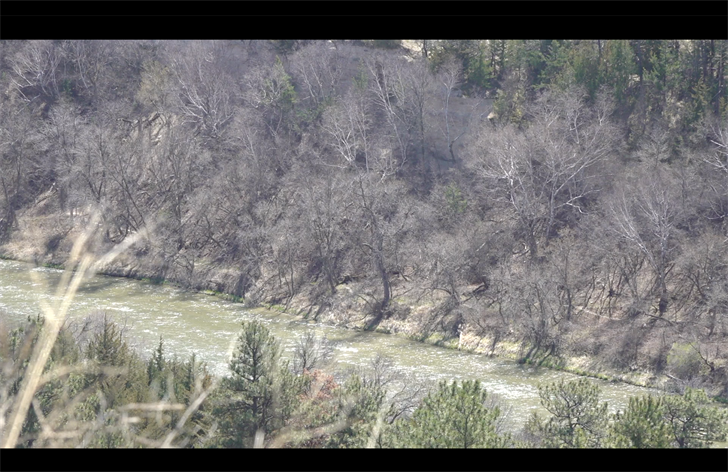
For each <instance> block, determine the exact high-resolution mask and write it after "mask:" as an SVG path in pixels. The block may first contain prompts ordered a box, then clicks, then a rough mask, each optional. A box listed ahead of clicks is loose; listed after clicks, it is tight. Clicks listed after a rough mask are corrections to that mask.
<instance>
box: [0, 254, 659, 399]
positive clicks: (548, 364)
mask: <svg viewBox="0 0 728 472" xmlns="http://www.w3.org/2000/svg"><path fill="white" fill-rule="evenodd" d="M12 256H13V255H12V254H8V253H7V252H2V253H0V258H2V259H8V260H13V261H18V262H25V263H30V264H35V265H40V266H44V267H49V268H53V269H64V264H63V262H64V261H63V260H61V259H58V258H55V259H54V260H51V261H48V262H41V263H40V264H39V261H38V260H35V261H33V260H19V259H17V258H15V257H12ZM99 273H100V275H105V276H111V277H119V278H128V279H133V280H140V281H144V282H148V283H151V284H156V285H171V286H174V287H177V288H180V289H185V290H191V289H189V288H187V287H184V285H183V284H181V283H179V282H178V281H175V280H169V279H162V278H159V277H155V275H154V274H153V273H151V272H147V273H140V272H138V271H129V270H128V267H125V266H124V265H123V264H115V265H112V266H109V267H106V268H104V270H102V271H100V272H99ZM337 290H338V291H339V292H342V294H341V296H340V297H341V298H342V299H346V298H347V297H346V294H347V293H348V294H349V295H350V294H351V293H353V292H354V289H352V288H351V287H350V286H348V284H342V285H340V286H339V287H337ZM193 291H194V292H197V293H200V294H205V295H208V296H212V297H217V298H219V299H222V300H226V301H230V302H234V303H241V304H243V305H244V306H245V307H246V308H247V309H249V310H250V311H251V312H254V313H261V314H277V313H285V314H288V315H293V316H296V317H297V318H298V319H300V320H302V321H316V322H317V323H322V324H325V325H329V326H333V327H337V328H345V329H349V330H353V331H365V330H366V329H367V326H368V325H369V324H370V322H371V320H372V318H373V316H372V315H367V314H366V311H365V310H366V306H364V305H365V303H364V302H359V303H357V302H356V301H352V300H348V302H347V301H345V300H338V303H331V305H330V306H328V307H324V308H323V309H322V308H321V307H315V306H312V305H311V304H310V301H309V300H307V299H306V297H305V296H295V297H293V298H292V299H291V300H289V302H288V307H286V306H285V305H282V304H280V303H275V302H280V300H263V301H260V302H258V303H255V304H251V303H250V301H249V300H245V299H243V298H241V297H239V296H236V295H234V294H230V293H226V292H221V291H215V290H212V289H210V288H203V289H198V290H193ZM407 301H408V300H405V299H402V298H400V299H398V300H396V301H394V302H393V303H394V304H395V306H399V308H400V310H399V312H400V313H401V311H402V310H401V307H402V306H403V305H404V303H405V302H407ZM433 307H434V304H433V303H431V302H430V303H421V304H420V305H410V306H408V308H409V310H408V313H407V316H401V314H400V316H390V317H388V318H385V319H382V320H381V321H380V322H379V324H378V325H377V326H376V327H375V328H374V329H373V331H375V332H377V333H382V334H386V335H390V336H397V337H402V338H406V339H409V340H414V341H417V342H420V343H423V344H428V345H433V346H438V347H443V348H447V349H452V350H456V351H463V352H467V353H473V354H478V355H483V356H486V357H489V358H495V359H502V360H506V361H511V362H515V363H519V364H526V365H532V366H537V367H541V368H546V369H551V370H555V371H564V372H569V373H572V374H575V375H579V376H585V377H592V378H596V379H600V380H605V381H610V382H614V383H617V382H621V383H625V384H629V385H634V386H638V387H646V388H658V389H662V390H666V389H668V390H669V389H670V385H669V384H670V381H671V379H670V378H669V377H668V376H666V375H660V374H658V373H655V372H650V371H647V370H633V371H629V372H624V371H619V370H616V369H613V368H609V366H606V365H604V362H603V361H601V360H600V359H596V358H590V357H588V356H568V355H562V356H559V357H549V356H545V357H544V356H533V357H531V358H525V357H524V353H526V352H527V349H526V348H525V347H524V346H523V345H522V344H521V343H519V342H517V341H516V340H514V339H508V338H507V337H505V338H501V339H494V338H493V337H488V336H483V335H478V333H476V332H475V330H474V329H473V328H472V327H471V326H469V325H467V324H463V325H462V326H460V327H459V328H458V329H457V331H456V332H455V333H453V330H452V329H451V327H450V329H447V328H448V324H449V323H448V322H444V323H443V320H440V322H439V323H433V322H432V320H430V322H427V320H428V318H431V312H432V311H433ZM397 312H398V310H394V313H395V314H396V313H397ZM443 326H444V327H445V328H446V329H437V328H438V327H439V328H442V327H443Z"/></svg>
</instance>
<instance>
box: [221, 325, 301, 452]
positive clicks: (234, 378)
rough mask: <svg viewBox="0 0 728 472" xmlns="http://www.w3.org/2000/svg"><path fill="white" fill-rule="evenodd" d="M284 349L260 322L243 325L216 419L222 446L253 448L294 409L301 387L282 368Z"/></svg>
mask: <svg viewBox="0 0 728 472" xmlns="http://www.w3.org/2000/svg"><path fill="white" fill-rule="evenodd" d="M280 354H281V351H280V344H279V342H278V341H277V340H276V339H275V337H274V336H273V335H272V334H271V333H270V331H269V330H268V328H266V327H265V325H264V324H263V323H261V322H260V321H257V320H256V321H250V322H248V321H246V322H243V330H242V332H241V333H240V336H239V337H238V342H237V346H236V349H235V353H234V354H233V358H232V360H231V361H230V372H231V375H230V376H229V377H226V378H225V379H223V381H222V385H221V388H220V389H219V391H218V394H217V402H216V403H217V406H216V407H215V409H214V411H213V414H214V415H215V416H216V417H217V418H218V420H219V421H220V430H221V434H220V440H219V443H220V445H222V446H225V447H250V446H253V445H254V442H255V437H256V434H257V435H260V434H263V435H264V436H267V435H270V433H272V432H273V431H275V430H276V429H279V428H280V427H282V426H283V424H284V422H285V420H286V419H287V418H288V416H290V414H291V412H292V410H293V409H294V407H295V405H294V403H295V401H296V398H297V394H298V393H299V392H298V390H300V389H299V388H298V385H297V382H296V381H295V379H294V378H293V374H291V372H290V370H289V369H288V364H287V363H285V364H283V365H281V364H280V362H279V361H280Z"/></svg>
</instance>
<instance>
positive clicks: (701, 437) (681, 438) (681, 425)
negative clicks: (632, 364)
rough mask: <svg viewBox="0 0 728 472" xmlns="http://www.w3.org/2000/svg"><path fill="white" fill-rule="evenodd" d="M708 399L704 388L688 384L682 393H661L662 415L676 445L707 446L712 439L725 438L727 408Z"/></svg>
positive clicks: (721, 439) (727, 417) (727, 429)
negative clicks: (663, 395) (721, 407)
mask: <svg viewBox="0 0 728 472" xmlns="http://www.w3.org/2000/svg"><path fill="white" fill-rule="evenodd" d="M709 402H710V400H709V399H708V396H707V395H706V394H705V392H703V391H702V390H694V389H691V388H688V389H687V390H686V391H685V394H683V395H673V396H666V397H664V399H663V404H664V418H665V421H666V423H667V425H668V428H669V430H670V433H671V434H672V436H673V438H674V440H675V443H676V444H677V447H679V448H700V447H710V445H711V444H712V443H713V442H714V441H725V440H726V434H728V424H727V423H726V422H728V412H726V411H724V410H719V409H718V408H716V407H712V406H709V405H708V403H709Z"/></svg>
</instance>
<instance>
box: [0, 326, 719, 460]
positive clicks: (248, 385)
mask: <svg viewBox="0 0 728 472" xmlns="http://www.w3.org/2000/svg"><path fill="white" fill-rule="evenodd" d="M43 324H44V323H43V320H42V319H41V318H37V319H31V320H29V321H28V322H27V323H26V324H24V325H22V326H20V327H17V328H14V329H12V330H8V328H7V327H3V330H2V332H0V368H1V370H0V413H1V414H2V416H0V420H2V422H0V433H6V432H7V427H8V421H7V420H8V418H9V416H10V412H11V411H12V410H13V408H14V406H15V403H16V402H17V398H16V396H17V394H18V391H19V385H20V384H21V382H22V381H23V377H24V375H26V368H27V366H28V360H29V355H30V352H31V350H33V349H37V348H38V346H37V345H35V343H36V341H37V339H38V335H39V331H40V330H42V329H44V328H43ZM325 345H326V340H325V339H319V338H316V337H315V336H313V335H311V336H307V337H305V339H303V340H301V341H300V342H299V344H298V345H297V347H296V350H295V362H294V364H295V365H297V367H298V368H299V371H298V372H294V370H293V369H292V368H291V365H290V363H289V362H288V361H282V360H281V358H280V355H281V351H280V346H279V343H278V341H277V340H276V339H275V338H274V337H273V336H272V335H271V334H270V333H269V331H268V329H267V328H266V327H265V325H264V324H262V323H261V322H259V321H255V320H254V321H249V322H243V326H242V330H241V333H240V335H239V337H238V339H237V344H236V348H235V352H234V354H233V357H232V359H231V361H230V364H229V372H228V374H227V375H226V376H225V377H224V378H221V379H220V378H214V377H213V376H212V375H210V374H209V373H208V372H207V370H206V368H205V365H204V364H201V363H199V362H198V361H197V360H196V358H195V356H194V355H192V356H191V357H190V358H189V359H186V360H181V359H179V358H177V357H176V356H174V355H173V354H171V353H167V352H166V351H165V348H164V342H163V340H161V339H160V342H159V345H158V346H157V348H156V349H154V350H153V352H151V353H148V354H147V355H146V356H143V355H141V354H140V353H137V352H135V351H134V350H133V349H131V348H130V347H129V345H128V343H127V340H126V339H125V337H124V329H123V327H122V326H119V325H118V324H116V323H115V322H113V321H112V320H110V319H109V318H107V317H106V316H105V315H99V316H97V317H96V318H95V320H93V321H91V320H90V319H89V320H86V322H85V323H84V325H83V326H82V327H81V326H78V325H69V326H68V327H65V328H63V329H62V330H61V332H60V334H59V336H58V339H57V341H56V343H55V345H54V347H53V349H52V353H51V356H50V358H49V361H48V363H47V365H46V368H45V369H44V372H43V378H42V382H41V387H40V388H39V389H38V391H37V392H36V394H35V395H34V397H33V401H32V409H31V410H30V411H29V412H28V414H27V416H26V418H25V420H24V422H23V426H22V432H21V435H20V438H19V441H18V442H17V444H16V446H17V447H24V448H27V447H92V448H97V447H101V448H103V447H193V448H201V447H204V448H215V447H233V448H239V447H307V448H351V447H354V448H361V447H384V448H392V447H395V448H396V447H405V448H408V447H414V448H493V447H498V448H503V447H557V448H559V447H561V448H564V447H565V448H579V447H630V448H660V447H663V448H664V447H679V448H699V447H708V446H710V445H711V444H712V443H713V442H714V441H725V440H726V433H728V412H726V411H725V409H723V408H720V407H718V406H715V405H714V404H712V402H711V400H710V399H709V398H708V397H707V396H706V395H705V393H704V392H703V391H701V390H693V389H689V388H688V389H686V390H685V392H684V394H682V395H664V396H653V395H649V396H645V397H640V398H631V399H630V402H629V406H628V408H627V409H626V410H625V411H622V412H618V413H617V414H615V415H609V414H607V405H606V403H600V401H599V387H598V385H597V384H596V383H594V382H591V381H589V380H586V379H580V380H576V381H571V382H563V381H562V382H558V383H555V384H549V385H544V386H542V387H540V389H539V390H540V395H541V403H542V405H543V406H544V408H545V409H546V410H547V411H548V414H547V415H546V416H541V415H538V414H534V415H533V416H532V417H531V418H530V419H529V420H528V422H527V423H526V424H525V425H524V426H523V428H522V429H521V430H519V431H516V432H508V431H505V430H504V429H503V424H502V419H503V416H502V412H503V411H504V409H506V410H507V405H506V404H504V403H503V402H502V401H500V400H499V399H497V398H493V397H492V395H489V394H488V393H487V392H486V391H485V389H483V388H482V386H481V385H480V383H479V382H478V381H468V380H466V381H463V382H461V383H458V382H457V381H454V382H452V383H451V384H449V383H447V382H442V383H440V385H439V386H438V387H437V388H432V389H431V390H429V391H427V390H426V389H425V388H424V387H423V386H421V385H414V384H412V383H410V384H407V385H405V386H404V387H403V386H402V385H396V384H395V383H392V379H393V372H392V371H391V369H390V368H389V367H388V366H387V363H386V360H384V359H377V360H375V361H374V363H373V364H372V366H371V368H370V369H366V370H362V371H359V372H354V373H352V372H349V373H348V374H347V375H348V376H347V377H345V380H344V381H342V382H337V381H335V380H334V377H333V376H332V375H331V374H329V373H326V372H324V371H322V370H319V369H317V368H316V367H317V366H319V365H324V364H325V363H326V360H327V355H326V352H327V350H326V347H325ZM405 383H406V382H405ZM4 437H5V435H4V434H2V435H0V441H3V438H4ZM5 446H6V447H7V446H8V445H7V444H5Z"/></svg>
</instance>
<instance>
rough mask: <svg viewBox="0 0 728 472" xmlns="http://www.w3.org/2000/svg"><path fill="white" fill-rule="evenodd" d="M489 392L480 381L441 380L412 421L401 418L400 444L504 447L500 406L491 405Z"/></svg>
mask: <svg viewBox="0 0 728 472" xmlns="http://www.w3.org/2000/svg"><path fill="white" fill-rule="evenodd" d="M487 397H488V394H487V392H486V390H485V389H483V388H482V387H481V385H480V382H478V381H477V380H476V381H469V380H466V381H463V382H462V384H461V385H458V382H457V381H454V382H453V383H452V384H451V385H448V384H447V382H441V383H440V387H439V389H438V390H437V391H436V392H434V393H431V394H429V395H428V396H427V397H426V398H425V399H424V400H423V401H422V404H421V405H420V406H419V407H418V408H417V410H415V412H414V413H413V415H412V418H411V419H410V420H400V421H399V422H398V424H397V427H396V433H395V434H396V436H397V439H396V443H397V445H399V446H403V447H416V448H484V447H485V448H488V447H504V446H505V445H507V444H508V443H509V438H508V437H502V436H499V435H498V434H497V433H496V421H497V419H498V417H499V416H500V409H499V408H498V407H494V408H488V407H487V406H486V399H487Z"/></svg>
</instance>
